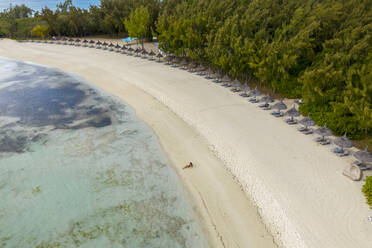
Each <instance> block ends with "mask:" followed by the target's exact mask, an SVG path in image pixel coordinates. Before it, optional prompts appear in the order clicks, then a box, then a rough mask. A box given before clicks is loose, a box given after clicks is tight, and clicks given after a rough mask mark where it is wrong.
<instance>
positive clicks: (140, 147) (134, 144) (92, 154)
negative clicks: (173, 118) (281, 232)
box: [0, 57, 208, 248]
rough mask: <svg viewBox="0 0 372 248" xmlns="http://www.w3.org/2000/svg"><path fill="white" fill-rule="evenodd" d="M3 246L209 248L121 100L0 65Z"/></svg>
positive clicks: (37, 70)
mask: <svg viewBox="0 0 372 248" xmlns="http://www.w3.org/2000/svg"><path fill="white" fill-rule="evenodd" d="M0 199H1V200H0V247H2V248H3V247H4V248H13V247H22V248H27V247H37V248H42V247H66V248H67V247H89V248H91V247H97V248H98V247H105V248H106V247H115V248H117V247H133V248H145V247H149V248H150V247H151V248H157V247H159V248H164V247H171V248H178V247H193V248H194V247H195V248H198V247H208V245H207V243H206V240H205V238H204V237H203V234H202V231H201V227H200V225H199V223H198V222H197V219H196V217H195V214H194V212H193V211H192V208H191V207H190V205H189V204H188V201H187V199H186V198H185V196H184V192H183V190H182V188H181V187H180V185H179V182H178V181H177V176H176V175H175V173H174V172H173V170H172V169H171V168H170V167H169V166H168V162H167V160H166V158H165V156H164V154H163V152H162V150H161V147H160V146H159V144H158V142H157V140H156V137H155V135H154V134H153V133H152V130H151V129H149V128H148V127H147V126H146V125H145V124H144V123H143V122H142V121H140V120H139V119H138V118H137V117H136V116H135V113H134V111H133V110H132V109H131V108H129V107H128V106H127V105H125V104H124V103H122V102H121V101H119V100H117V99H116V98H114V97H112V96H109V95H107V94H104V93H102V92H100V91H99V90H97V89H94V88H92V86H90V85H89V84H87V83H85V82H84V81H82V80H81V79H79V78H77V77H75V76H73V75H68V74H65V73H63V72H61V71H58V70H55V69H52V68H47V67H41V66H37V65H33V64H27V63H23V62H19V61H14V60H8V59H5V58H1V57H0Z"/></svg>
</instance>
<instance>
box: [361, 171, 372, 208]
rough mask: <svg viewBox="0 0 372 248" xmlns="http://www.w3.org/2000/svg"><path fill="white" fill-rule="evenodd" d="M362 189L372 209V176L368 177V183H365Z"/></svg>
mask: <svg viewBox="0 0 372 248" xmlns="http://www.w3.org/2000/svg"><path fill="white" fill-rule="evenodd" d="M362 191H363V193H364V195H365V196H366V198H367V204H368V205H369V206H370V207H371V209H372V176H370V177H367V179H366V183H365V184H364V185H363V189H362Z"/></svg>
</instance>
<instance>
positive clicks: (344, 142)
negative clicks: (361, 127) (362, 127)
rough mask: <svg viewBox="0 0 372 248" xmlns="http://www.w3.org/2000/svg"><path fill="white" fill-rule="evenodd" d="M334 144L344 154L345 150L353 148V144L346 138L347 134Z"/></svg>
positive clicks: (337, 139) (338, 138)
mask: <svg viewBox="0 0 372 248" xmlns="http://www.w3.org/2000/svg"><path fill="white" fill-rule="evenodd" d="M333 143H335V144H336V145H337V146H339V147H340V148H341V152H344V148H350V147H353V142H352V141H351V140H349V139H348V138H347V137H346V133H345V134H344V136H341V137H337V138H336V139H335V140H334V141H333Z"/></svg>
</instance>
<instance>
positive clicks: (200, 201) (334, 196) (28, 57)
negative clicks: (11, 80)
mask: <svg viewBox="0 0 372 248" xmlns="http://www.w3.org/2000/svg"><path fill="white" fill-rule="evenodd" d="M0 56H4V57H9V58H15V59H20V60H24V61H30V62H34V63H38V64H43V65H48V66H52V67H56V68H59V69H61V70H63V71H66V72H72V73H75V74H77V75H79V76H81V77H83V78H85V79H86V80H88V81H89V82H91V83H93V84H95V85H97V86H99V87H100V88H102V89H104V90H106V91H107V92H109V93H112V94H114V95H116V96H118V97H120V98H122V99H123V100H124V101H125V102H127V103H128V104H130V105H131V106H132V107H133V108H134V109H135V110H136V112H137V115H138V116H139V118H141V119H143V120H144V121H145V122H146V123H147V124H148V125H149V126H150V127H151V128H152V129H153V130H154V132H155V133H156V134H157V136H158V138H159V141H160V143H161V144H162V146H163V148H164V150H165V151H166V153H167V155H168V157H169V159H170V161H171V163H172V164H173V165H174V167H175V168H176V171H177V172H178V174H179V176H180V178H181V179H182V181H183V182H184V184H185V186H186V187H185V188H186V189H187V192H189V193H190V196H191V198H192V199H193V200H194V201H193V202H194V204H195V209H196V210H197V212H198V213H199V214H200V217H201V219H202V220H204V222H205V227H206V230H207V232H208V233H209V234H210V236H211V242H212V247H228V248H230V247H260V248H261V247H263V248H265V247H275V246H276V245H275V244H274V242H273V239H272V236H271V235H270V234H269V232H271V233H272V234H273V236H274V238H275V241H276V242H277V243H278V244H279V246H283V247H315V248H318V247H319V248H323V247H324V248H326V247H327V248H371V247H372V222H370V221H369V220H368V218H367V217H368V215H372V210H371V209H369V208H368V206H367V205H366V203H365V198H364V196H363V195H362V193H361V186H362V184H363V182H352V181H351V180H349V179H348V178H346V177H344V176H343V175H342V171H343V169H344V168H345V167H346V166H347V165H348V164H350V163H351V162H352V161H353V159H352V158H338V157H337V156H335V155H334V154H332V153H331V152H330V147H323V146H320V145H318V144H316V143H315V142H314V141H313V139H314V138H315V136H314V135H310V136H305V135H303V134H301V133H299V132H298V131H297V130H296V127H295V126H289V125H287V124H285V122H284V121H283V119H277V118H274V117H272V116H271V115H270V114H269V113H268V112H265V111H262V110H261V109H259V108H258V107H257V106H256V105H254V104H251V103H249V102H248V101H247V100H246V99H244V98H242V97H239V95H237V94H234V93H232V92H230V91H229V90H227V89H225V88H223V87H220V86H218V85H215V84H213V83H211V81H208V80H206V79H204V78H202V77H199V76H197V75H194V74H191V73H188V72H185V71H182V70H179V69H177V68H171V67H168V66H165V65H164V64H159V63H156V62H150V61H148V60H143V59H140V58H135V57H130V56H126V55H122V54H117V53H112V52H108V51H102V50H96V49H90V48H83V47H70V46H63V45H53V44H37V43H18V42H14V41H10V40H1V41H0ZM188 161H192V162H193V163H194V164H195V165H196V166H195V168H193V169H190V170H182V169H181V167H182V166H184V165H185V163H187V162H188ZM227 171H230V172H231V174H232V175H231V174H230V173H228V172H227ZM234 179H235V180H236V181H238V182H239V183H240V185H241V187H242V188H243V189H244V192H243V191H242V190H241V189H240V186H239V184H238V183H237V182H236V181H234ZM255 206H257V208H256V207H255ZM257 211H258V212H259V214H260V216H261V217H262V220H263V222H264V224H265V225H266V227H267V229H268V231H269V232H268V231H267V230H266V228H265V225H264V224H262V223H261V219H260V217H259V215H258V214H257Z"/></svg>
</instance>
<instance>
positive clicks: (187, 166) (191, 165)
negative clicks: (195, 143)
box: [182, 162, 194, 169]
mask: <svg viewBox="0 0 372 248" xmlns="http://www.w3.org/2000/svg"><path fill="white" fill-rule="evenodd" d="M193 166H194V165H193V164H192V163H191V162H190V163H189V164H188V165H186V166H185V167H183V168H182V169H187V168H192V167H193Z"/></svg>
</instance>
